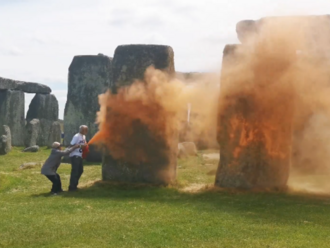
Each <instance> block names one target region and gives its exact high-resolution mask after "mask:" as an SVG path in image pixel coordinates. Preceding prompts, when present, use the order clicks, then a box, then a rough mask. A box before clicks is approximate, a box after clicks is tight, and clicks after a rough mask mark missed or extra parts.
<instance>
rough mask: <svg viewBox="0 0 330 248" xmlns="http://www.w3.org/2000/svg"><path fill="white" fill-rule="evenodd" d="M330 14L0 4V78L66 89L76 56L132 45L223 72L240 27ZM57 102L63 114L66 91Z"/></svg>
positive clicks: (317, 3)
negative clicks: (154, 47)
mask: <svg viewBox="0 0 330 248" xmlns="http://www.w3.org/2000/svg"><path fill="white" fill-rule="evenodd" d="M328 9H330V2H329V1H325V0H314V1H299V2H298V1H296V0H276V1H274V0H250V1H246V0H235V1H229V0H208V1H206V2H205V1H204V2H203V1H192V0H139V1H136V0H121V1H109V0H70V1H67V0H56V1H42V0H29V1H28V0H25V1H22V0H11V1H0V16H1V18H2V19H3V20H6V21H5V22H0V32H1V41H0V73H1V74H0V76H2V77H8V78H13V79H18V80H23V81H32V82H39V83H44V84H47V85H49V86H51V87H52V89H53V90H54V92H55V91H57V90H60V91H61V90H63V91H65V90H67V75H68V67H69V65H70V63H71V61H72V59H73V57H74V56H75V55H81V54H95V55H96V54H98V53H103V54H106V55H109V56H113V52H114V50H115V48H116V47H117V46H118V45H121V44H134V43H149V44H166V45H170V46H172V47H173V49H174V52H175V66H176V69H177V70H178V71H206V70H220V66H221V60H222V49H223V47H224V45H225V44H226V43H235V42H238V41H237V38H236V34H235V25H236V23H237V22H238V21H240V20H243V19H259V18H261V17H263V16H268V15H281V14H282V15H283V14H284V15H289V14H325V13H324V11H325V10H328ZM18 17H19V18H18ZM56 97H58V100H59V104H60V113H61V114H60V115H61V116H63V114H62V113H63V111H64V105H65V101H64V98H63V97H64V96H63V92H57V93H56Z"/></svg>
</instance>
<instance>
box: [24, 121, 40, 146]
mask: <svg viewBox="0 0 330 248" xmlns="http://www.w3.org/2000/svg"><path fill="white" fill-rule="evenodd" d="M39 133H40V121H39V120H38V119H33V120H31V121H29V122H28V123H27V124H26V126H25V141H24V145H25V146H26V147H30V146H35V145H37V141H38V135H39Z"/></svg>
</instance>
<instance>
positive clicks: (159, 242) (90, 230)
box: [0, 148, 330, 248]
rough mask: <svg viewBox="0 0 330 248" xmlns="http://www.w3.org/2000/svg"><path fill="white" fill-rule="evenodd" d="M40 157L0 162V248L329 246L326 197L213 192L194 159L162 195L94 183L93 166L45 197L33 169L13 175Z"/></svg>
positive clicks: (210, 168)
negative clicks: (75, 182)
mask: <svg viewBox="0 0 330 248" xmlns="http://www.w3.org/2000/svg"><path fill="white" fill-rule="evenodd" d="M48 153H49V150H47V149H42V150H41V151H40V152H39V153H36V154H24V153H21V152H20V151H19V149H17V148H16V149H15V150H14V151H13V152H11V153H10V154H9V155H6V156H0V247H245V248H247V247H263V248H264V247H308V248H309V247H330V198H329V197H326V196H311V195H309V196H308V195H293V194H289V193H243V192H232V191H220V190H214V189H212V183H213V180H214V170H215V169H216V161H212V160H205V159H203V156H202V154H200V156H199V157H194V158H190V159H186V160H179V166H178V182H177V183H176V184H175V185H172V186H170V187H167V188H155V187H146V186H130V185H111V184H106V183H102V182H100V181H99V180H100V178H101V167H100V165H99V164H95V165H87V166H85V172H84V174H83V176H82V179H81V183H80V188H81V190H80V191H79V192H75V193H68V192H64V193H63V194H62V195H60V196H49V194H48V192H49V190H50V183H49V181H48V180H47V179H46V178H45V177H44V176H42V175H40V167H37V168H31V169H27V170H18V168H19V166H20V165H21V164H22V163H23V162H35V161H43V160H44V159H45V158H46V157H47V155H48ZM69 173H70V166H69V165H67V164H62V166H61V167H60V169H59V174H60V175H61V176H62V182H63V184H64V189H66V188H67V186H68V181H69ZM205 185H208V186H205ZM201 188H202V189H201ZM198 189H201V190H199V191H198Z"/></svg>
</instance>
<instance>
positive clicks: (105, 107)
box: [89, 67, 218, 163]
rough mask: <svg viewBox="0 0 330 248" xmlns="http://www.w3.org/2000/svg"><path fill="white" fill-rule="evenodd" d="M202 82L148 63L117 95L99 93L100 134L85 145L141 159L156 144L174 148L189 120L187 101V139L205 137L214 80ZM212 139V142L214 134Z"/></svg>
mask: <svg viewBox="0 0 330 248" xmlns="http://www.w3.org/2000/svg"><path fill="white" fill-rule="evenodd" d="M203 80H204V81H203ZM203 80H202V79H201V78H199V79H194V80H193V81H189V82H187V81H185V80H182V79H181V80H179V79H176V78H170V77H169V76H168V75H166V74H165V73H163V72H162V71H160V70H156V69H154V68H153V67H149V68H148V69H147V70H146V72H145V77H144V80H143V81H139V80H136V81H135V82H133V84H132V85H130V86H125V87H122V88H120V89H119V90H118V92H117V94H112V93H111V92H110V91H108V92H106V93H105V94H103V95H100V96H99V103H100V111H99V113H98V118H97V122H98V123H99V132H98V133H97V134H96V135H95V136H94V137H93V138H92V140H91V141H90V142H89V143H90V144H92V143H95V144H97V143H102V144H104V145H105V146H106V147H107V150H108V151H109V153H110V154H111V155H112V156H113V157H114V158H115V159H125V160H126V161H129V162H134V163H139V162H145V161H146V160H148V159H149V158H150V156H151V155H150V154H151V153H152V152H150V151H155V152H154V153H157V152H156V149H157V147H158V149H163V150H164V151H166V150H167V149H168V147H172V148H174V149H176V147H177V143H175V142H177V141H178V140H176V139H175V138H174V137H175V136H178V134H179V132H181V131H182V129H184V127H183V125H182V123H187V119H188V117H187V109H188V107H187V106H188V105H190V106H191V113H192V116H193V117H191V118H190V122H191V124H192V125H193V128H192V130H191V132H190V138H191V139H192V140H194V139H196V140H197V139H198V137H202V136H205V135H204V133H203V131H204V130H210V129H212V130H214V132H215V130H216V105H217V97H218V95H217V92H218V87H217V86H215V84H216V83H217V84H218V82H216V81H215V80H214V78H208V79H206V78H205V77H203ZM211 92H212V93H211ZM208 93H209V94H208ZM141 130H142V131H141ZM151 137H153V138H151ZM210 139H212V141H213V142H215V141H216V138H215V135H213V136H212V138H210ZM192 140H191V141H192ZM205 140H206V138H205ZM146 142H148V144H147V143H146Z"/></svg>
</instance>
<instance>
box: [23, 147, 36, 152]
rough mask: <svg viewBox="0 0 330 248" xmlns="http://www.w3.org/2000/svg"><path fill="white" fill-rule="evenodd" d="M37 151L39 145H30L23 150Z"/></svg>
mask: <svg viewBox="0 0 330 248" xmlns="http://www.w3.org/2000/svg"><path fill="white" fill-rule="evenodd" d="M37 151H39V146H31V147H27V148H25V149H24V150H23V152H37Z"/></svg>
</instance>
